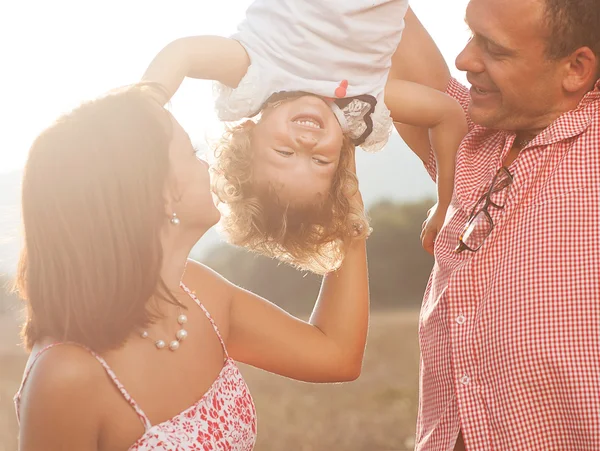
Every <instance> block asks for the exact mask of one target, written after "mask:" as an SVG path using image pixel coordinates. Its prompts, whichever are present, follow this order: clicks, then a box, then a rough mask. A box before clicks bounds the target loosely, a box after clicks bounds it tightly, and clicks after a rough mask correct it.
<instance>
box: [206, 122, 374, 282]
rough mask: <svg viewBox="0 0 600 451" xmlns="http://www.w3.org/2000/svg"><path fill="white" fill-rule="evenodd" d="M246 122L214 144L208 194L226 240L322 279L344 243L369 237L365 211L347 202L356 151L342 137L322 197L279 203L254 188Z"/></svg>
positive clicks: (273, 194) (270, 191) (272, 192)
mask: <svg viewBox="0 0 600 451" xmlns="http://www.w3.org/2000/svg"><path fill="white" fill-rule="evenodd" d="M255 125H256V124H255V123H254V122H252V121H247V122H245V123H243V124H239V125H235V126H230V127H228V128H227V130H226V132H225V134H224V135H223V136H222V137H221V139H220V140H219V141H218V142H217V144H216V149H215V155H216V164H215V166H214V167H213V175H214V177H213V190H214V192H215V193H216V195H217V197H218V199H219V201H220V203H221V205H220V207H221V211H222V221H221V228H222V230H223V231H224V233H225V235H226V238H227V240H228V241H229V242H230V243H231V244H234V245H238V246H243V247H246V248H248V249H250V250H252V251H255V252H258V253H259V254H262V255H265V256H267V257H271V258H277V259H279V260H281V261H284V262H286V263H289V264H291V265H293V266H295V267H297V268H299V269H301V270H307V271H311V272H314V273H317V274H325V273H328V272H331V271H335V270H336V269H338V268H339V266H340V264H341V263H342V260H343V259H344V255H345V251H346V247H347V244H348V243H349V241H350V239H352V238H353V237H364V236H366V235H367V234H368V230H369V224H368V220H367V217H366V215H365V213H364V211H362V210H360V211H358V210H357V209H356V208H353V207H352V205H351V202H350V199H351V197H352V196H354V195H355V194H356V192H357V190H358V179H357V178H356V175H355V173H354V170H353V166H354V152H355V146H354V144H353V143H352V142H351V141H350V139H349V138H344V142H343V145H342V150H341V154H340V162H339V165H338V167H337V169H336V172H335V174H334V177H333V181H332V184H331V188H330V190H329V193H328V195H327V196H326V197H325V198H319V199H317V200H315V202H312V203H309V204H306V203H305V204H300V205H291V204H289V203H288V202H285V201H283V200H282V199H281V198H280V197H279V196H278V195H277V190H276V189H275V188H274V187H273V186H268V187H264V186H259V185H258V184H257V183H254V174H253V167H252V157H253V149H252V131H253V129H254V126H255Z"/></svg>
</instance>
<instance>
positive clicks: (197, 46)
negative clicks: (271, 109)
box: [142, 36, 250, 103]
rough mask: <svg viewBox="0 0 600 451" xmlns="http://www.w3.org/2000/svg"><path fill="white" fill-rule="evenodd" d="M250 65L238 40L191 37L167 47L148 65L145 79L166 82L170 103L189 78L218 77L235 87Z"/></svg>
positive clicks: (167, 96)
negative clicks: (185, 79) (184, 80)
mask: <svg viewBox="0 0 600 451" xmlns="http://www.w3.org/2000/svg"><path fill="white" fill-rule="evenodd" d="M249 65H250V58H249V57H248V54H247V53H246V50H245V49H244V47H243V46H242V45H241V44H240V43H239V42H238V41H236V40H234V39H229V38H223V37H220V36H190V37H186V38H181V39H177V40H175V41H173V42H171V43H169V44H168V45H167V46H166V47H164V48H163V49H162V50H161V51H160V52H159V53H158V55H156V57H155V58H154V59H153V60H152V62H151V63H150V65H149V66H148V68H147V69H146V72H145V73H144V76H143V77H142V80H143V81H150V82H155V83H158V84H160V85H162V86H163V87H164V88H165V89H166V99H164V101H165V103H166V102H168V101H169V99H170V98H171V97H172V96H173V94H175V92H176V91H177V89H178V88H179V86H180V85H181V83H182V82H183V79H184V78H185V77H191V78H199V79H204V80H217V81H220V82H221V83H223V84H225V85H227V86H231V87H233V88H235V87H236V86H237V85H238V83H239V82H240V80H241V79H242V78H243V77H244V75H245V74H246V71H247V70H248V66H249Z"/></svg>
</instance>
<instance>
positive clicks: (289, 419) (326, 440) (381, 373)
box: [0, 311, 419, 451]
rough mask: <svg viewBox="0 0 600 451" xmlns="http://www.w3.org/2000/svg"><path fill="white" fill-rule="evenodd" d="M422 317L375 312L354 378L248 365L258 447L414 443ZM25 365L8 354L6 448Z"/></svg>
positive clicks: (362, 450) (3, 360)
mask: <svg viewBox="0 0 600 451" xmlns="http://www.w3.org/2000/svg"><path fill="white" fill-rule="evenodd" d="M417 319H418V313H417V312H415V311H397V312H378V313H375V314H374V315H373V316H372V321H371V330H370V333H369V343H368V346H367V354H366V359H365V364H364V368H363V373H362V375H361V377H360V379H359V380H357V381H356V382H353V383H350V384H329V385H314V384H305V383H300V382H295V381H291V380H288V379H285V378H282V377H279V376H275V375H272V374H268V373H265V372H263V371H260V370H256V369H255V368H251V367H247V366H243V367H242V371H243V373H244V375H245V377H246V380H247V382H248V385H249V386H250V389H251V391H252V394H253V396H254V401H255V403H256V407H257V410H258V443H257V446H256V451H403V450H409V449H412V448H413V446H414V435H413V434H414V429H415V421H416V410H417V381H418V365H419V350H418V342H417ZM24 363H25V358H24V357H20V356H16V357H15V356H11V357H9V356H5V357H0V451H15V450H16V449H17V442H16V436H17V428H16V421H15V419H14V409H13V404H12V396H13V394H14V393H15V391H16V390H17V388H18V385H19V381H20V377H21V373H22V370H23V365H24Z"/></svg>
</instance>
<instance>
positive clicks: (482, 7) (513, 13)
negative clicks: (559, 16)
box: [465, 0, 545, 48]
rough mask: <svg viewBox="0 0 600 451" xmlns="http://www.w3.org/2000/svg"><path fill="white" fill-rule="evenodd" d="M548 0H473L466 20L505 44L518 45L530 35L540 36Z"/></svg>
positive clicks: (483, 33)
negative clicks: (546, 0)
mask: <svg viewBox="0 0 600 451" xmlns="http://www.w3.org/2000/svg"><path fill="white" fill-rule="evenodd" d="M544 1H545V0H470V2H469V4H468V5H467V11H466V14H465V22H466V24H467V25H468V26H469V28H470V29H471V31H472V32H473V33H474V34H478V35H481V36H483V37H484V38H486V39H488V40H489V41H491V42H493V43H496V44H497V45H499V46H503V47H508V48H510V47H514V46H515V44H518V43H520V41H522V39H523V38H526V36H527V37H529V35H536V36H539V33H540V31H541V26H542V18H543V17H544V13H545V3H544Z"/></svg>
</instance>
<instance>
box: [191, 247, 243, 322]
mask: <svg viewBox="0 0 600 451" xmlns="http://www.w3.org/2000/svg"><path fill="white" fill-rule="evenodd" d="M183 283H184V284H185V285H186V286H187V287H188V288H189V289H190V290H192V291H194V292H196V294H197V295H198V298H199V299H200V300H201V301H202V303H204V304H205V305H206V307H207V308H208V309H209V310H210V311H211V313H214V314H220V315H224V314H225V313H226V312H228V311H229V306H230V303H231V298H232V297H233V294H234V291H235V289H236V287H235V285H233V284H232V283H231V282H229V281H228V280H227V279H225V278H224V277H223V276H221V275H220V274H219V273H217V272H216V271H214V270H212V269H211V268H209V267H208V266H206V265H204V264H202V263H200V262H197V261H195V260H192V259H188V262H187V266H186V268H185V273H184V275H183Z"/></svg>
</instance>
